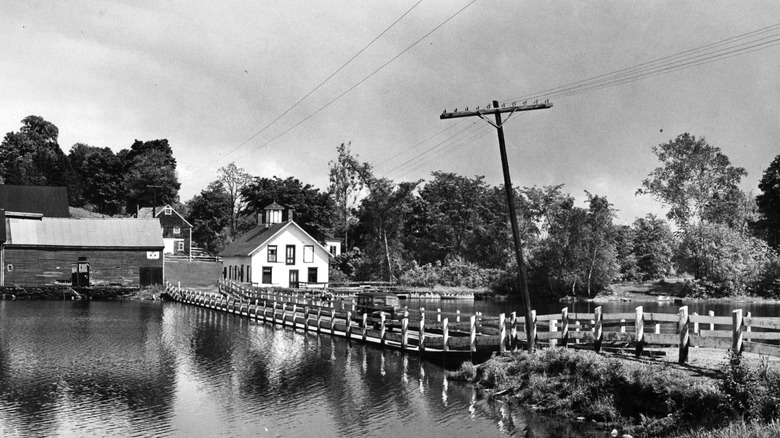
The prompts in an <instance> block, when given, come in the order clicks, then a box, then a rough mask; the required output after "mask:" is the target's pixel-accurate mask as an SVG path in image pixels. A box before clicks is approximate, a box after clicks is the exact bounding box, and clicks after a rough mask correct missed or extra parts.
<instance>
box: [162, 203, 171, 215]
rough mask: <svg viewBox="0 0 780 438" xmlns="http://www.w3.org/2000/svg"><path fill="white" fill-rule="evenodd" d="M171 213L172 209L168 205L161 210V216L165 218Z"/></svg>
mask: <svg viewBox="0 0 780 438" xmlns="http://www.w3.org/2000/svg"><path fill="white" fill-rule="evenodd" d="M172 212H173V209H172V208H171V206H170V205H166V206H165V208H163V214H165V215H166V216H170V215H171V213H172Z"/></svg>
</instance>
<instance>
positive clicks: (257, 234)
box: [220, 203, 332, 288]
mask: <svg viewBox="0 0 780 438" xmlns="http://www.w3.org/2000/svg"><path fill="white" fill-rule="evenodd" d="M220 255H221V256H222V265H223V267H224V268H223V276H224V277H225V278H226V279H229V280H233V281H237V282H240V283H252V284H254V285H258V286H267V287H272V286H278V287H291V288H297V287H325V286H327V284H328V267H329V266H330V259H331V257H332V256H331V255H330V253H329V252H328V249H327V248H325V247H324V246H323V245H321V244H320V243H319V242H317V240H315V239H314V238H313V237H311V236H310V235H309V234H308V233H306V232H305V231H304V230H303V229H302V228H301V227H300V226H299V225H298V224H296V223H295V222H293V221H292V213H291V212H290V213H289V214H288V221H286V222H282V207H281V206H280V205H278V204H276V203H273V204H271V205H269V206H268V207H266V208H265V212H264V220H263V223H261V224H260V225H258V226H257V227H255V228H253V229H252V230H250V231H249V232H247V233H245V234H243V235H241V236H239V237H238V238H237V239H236V240H235V241H234V242H233V243H231V244H230V245H229V246H228V247H227V248H225V249H224V250H222V252H221V253H220Z"/></svg>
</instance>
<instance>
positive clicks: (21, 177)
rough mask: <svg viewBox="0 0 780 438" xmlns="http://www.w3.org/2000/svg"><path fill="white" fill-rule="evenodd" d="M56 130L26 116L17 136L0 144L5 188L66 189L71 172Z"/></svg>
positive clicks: (40, 118)
mask: <svg viewBox="0 0 780 438" xmlns="http://www.w3.org/2000/svg"><path fill="white" fill-rule="evenodd" d="M58 135H59V130H58V129H57V127H56V126H55V125H54V124H53V123H51V122H48V121H46V120H44V119H43V118H42V117H39V116H27V117H25V118H24V119H23V120H22V127H21V129H20V130H19V132H9V133H7V134H6V135H5V138H4V139H3V142H2V143H0V175H2V178H3V180H4V181H5V184H16V185H32V186H47V185H48V186H63V187H69V186H70V180H71V171H70V168H69V166H68V160H67V157H66V156H65V153H64V152H63V151H62V149H61V148H60V146H59V144H58V143H57V137H58Z"/></svg>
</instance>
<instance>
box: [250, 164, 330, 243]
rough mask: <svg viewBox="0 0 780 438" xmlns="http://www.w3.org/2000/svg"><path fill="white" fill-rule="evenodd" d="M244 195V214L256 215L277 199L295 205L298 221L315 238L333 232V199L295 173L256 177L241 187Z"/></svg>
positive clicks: (279, 202) (321, 237)
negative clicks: (284, 175) (299, 178)
mask: <svg viewBox="0 0 780 438" xmlns="http://www.w3.org/2000/svg"><path fill="white" fill-rule="evenodd" d="M241 196H242V198H243V199H244V201H245V202H246V209H245V210H244V216H251V217H256V216H257V215H258V214H262V212H263V210H264V209H265V207H267V206H268V205H270V204H272V203H274V202H276V203H278V204H281V205H282V206H284V207H286V208H291V209H293V211H294V220H295V223H297V224H298V225H300V226H301V228H303V229H304V230H306V232H307V233H309V234H311V235H312V237H314V238H315V239H318V240H322V239H323V238H325V237H326V236H329V235H331V231H332V229H333V200H332V198H331V197H330V196H328V194H327V193H322V192H320V190H319V189H317V188H315V187H314V186H312V185H311V184H304V183H302V182H301V181H300V180H298V179H297V178H293V177H288V178H285V179H281V178H279V177H276V176H274V177H273V178H259V177H255V178H254V180H253V181H252V182H250V183H249V184H247V185H246V186H244V188H243V189H242V190H241ZM249 223H251V222H249ZM239 231H246V229H243V230H241V229H240V230H239Z"/></svg>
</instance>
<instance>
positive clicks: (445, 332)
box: [441, 318, 450, 351]
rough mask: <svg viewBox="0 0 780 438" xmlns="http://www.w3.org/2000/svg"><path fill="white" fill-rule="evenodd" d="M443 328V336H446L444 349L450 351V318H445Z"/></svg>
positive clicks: (442, 323)
mask: <svg viewBox="0 0 780 438" xmlns="http://www.w3.org/2000/svg"><path fill="white" fill-rule="evenodd" d="M441 329H442V336H443V337H444V351H450V346H449V345H448V344H449V342H450V324H449V319H448V318H444V321H442V322H441Z"/></svg>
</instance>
